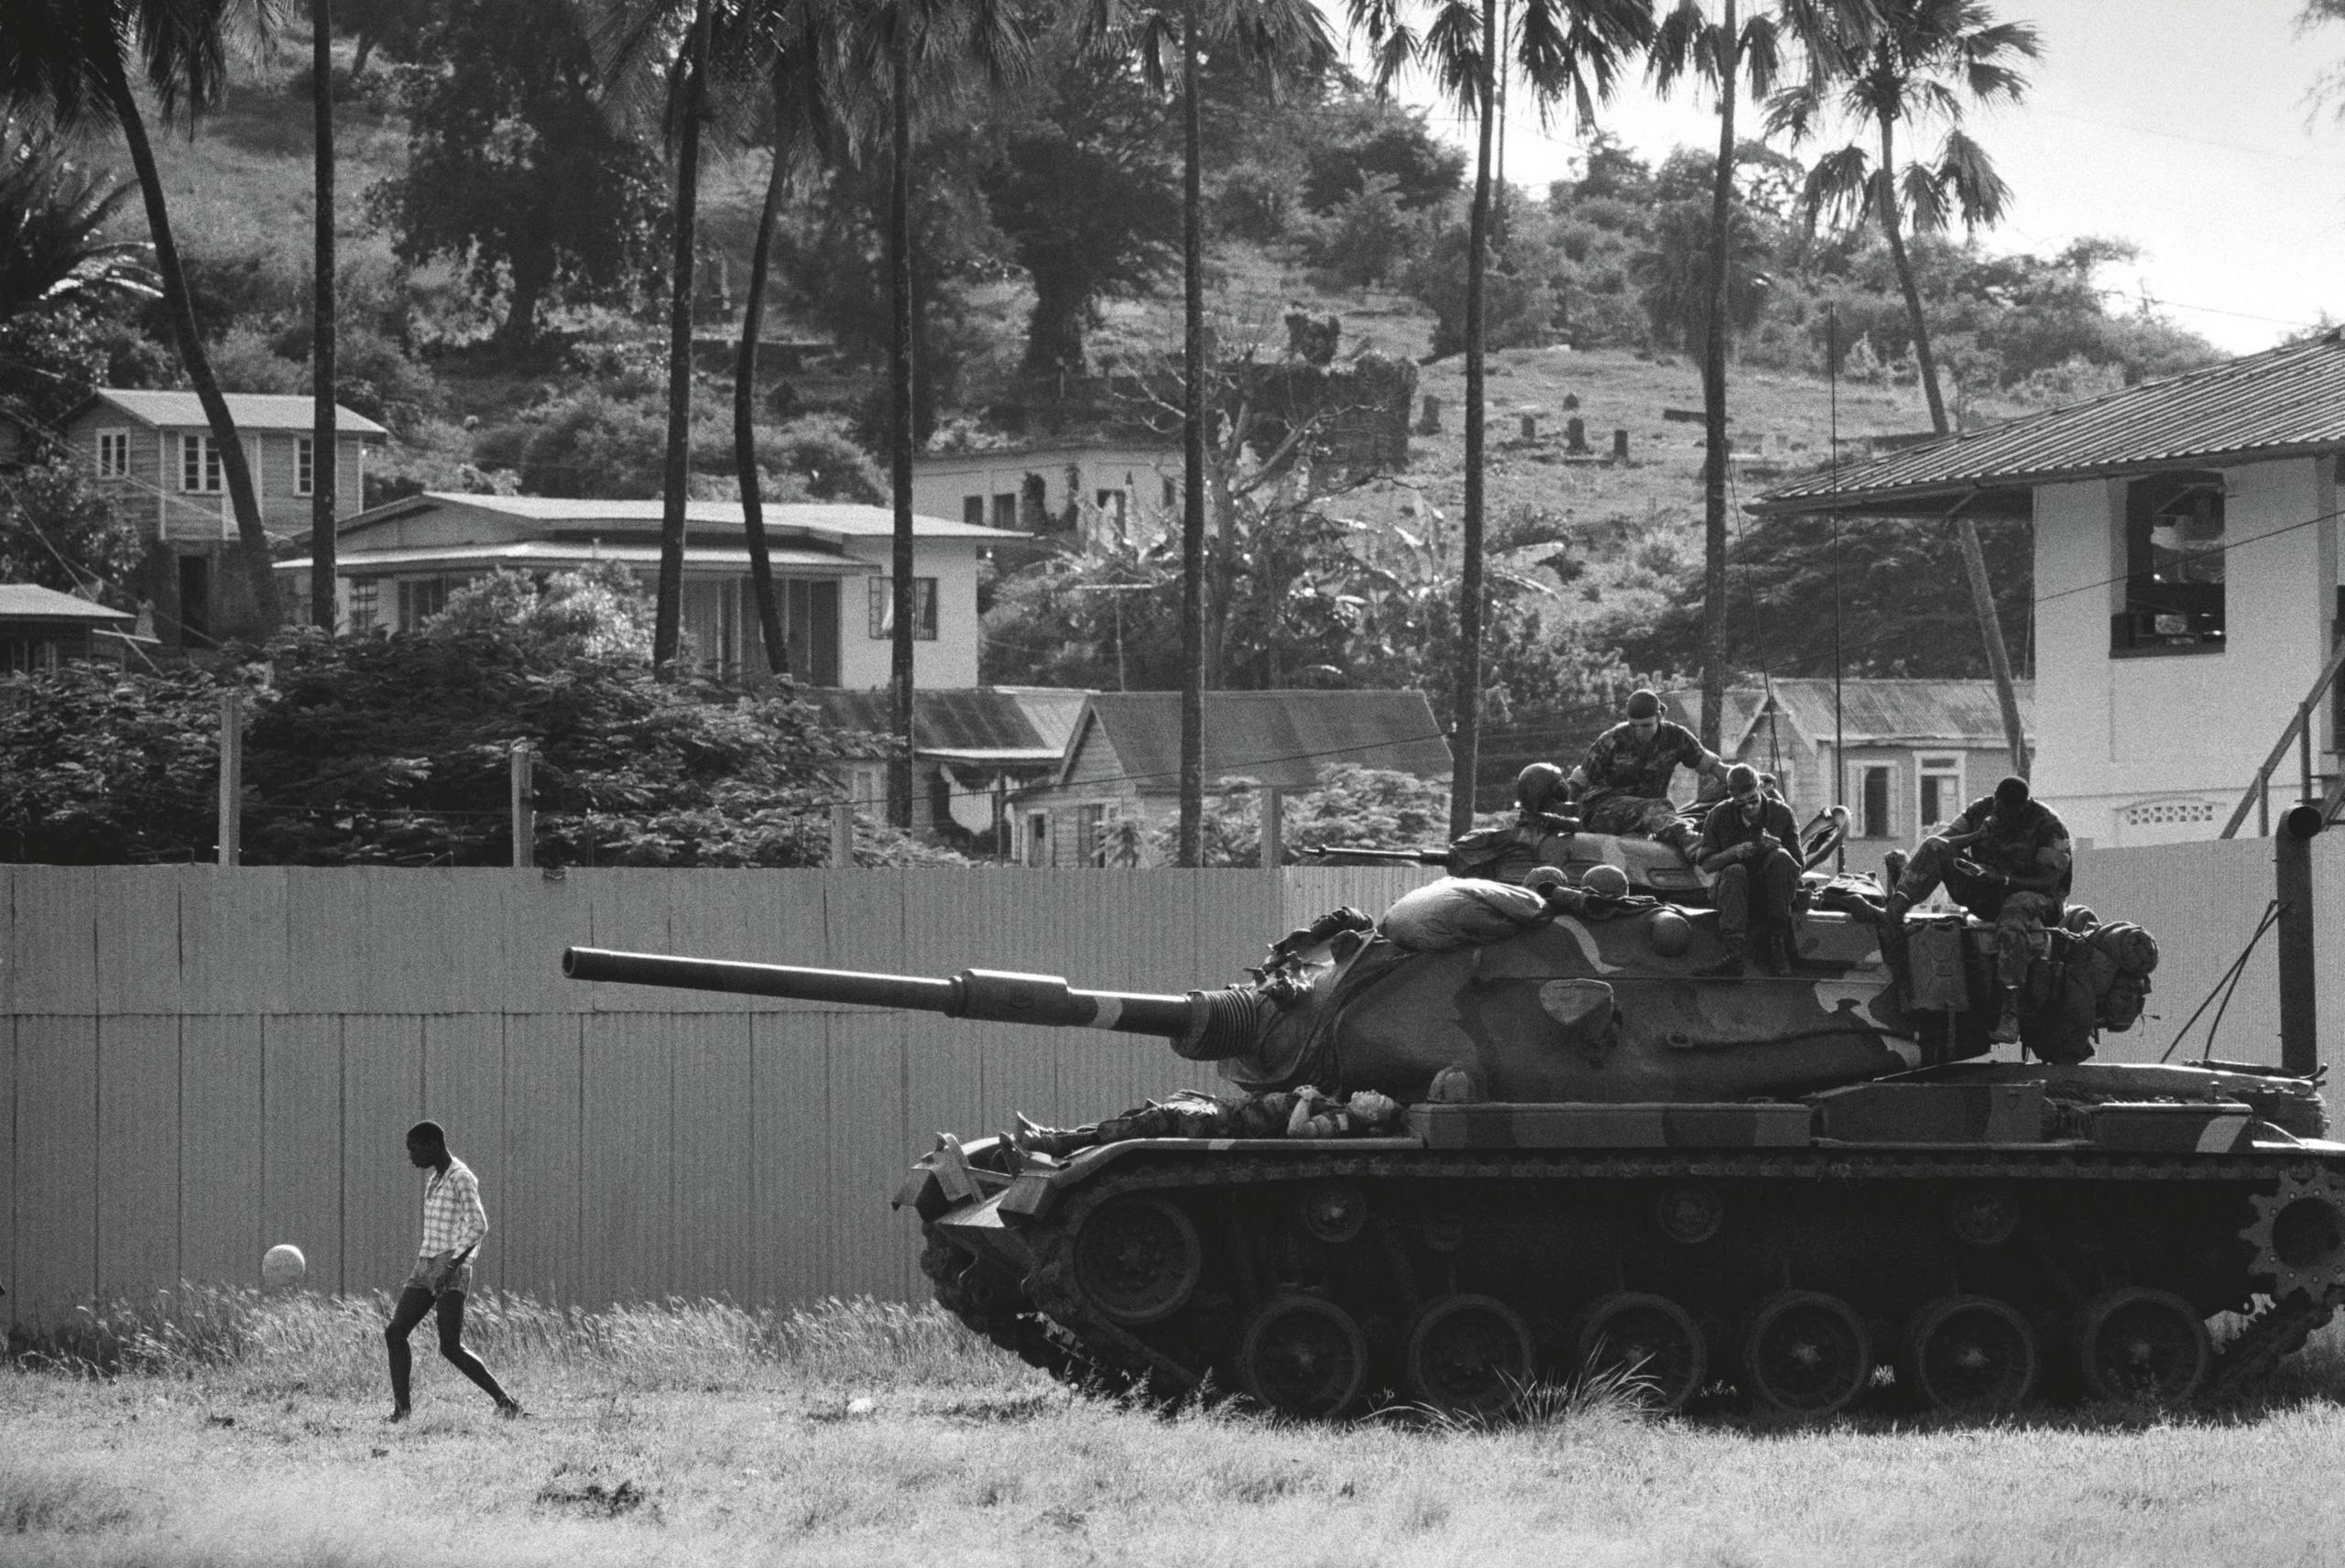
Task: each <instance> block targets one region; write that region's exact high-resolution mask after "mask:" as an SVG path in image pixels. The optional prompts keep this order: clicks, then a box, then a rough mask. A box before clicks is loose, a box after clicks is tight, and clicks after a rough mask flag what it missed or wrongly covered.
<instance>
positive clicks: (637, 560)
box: [274, 539, 879, 577]
mask: <svg viewBox="0 0 2345 1568" xmlns="http://www.w3.org/2000/svg"><path fill="white" fill-rule="evenodd" d="M767 554H768V559H769V561H770V562H771V563H772V565H773V567H774V570H776V571H777V572H791V573H793V574H795V575H798V576H809V575H812V576H820V577H854V576H857V575H860V574H863V573H866V572H877V571H878V570H879V568H878V565H877V564H875V563H874V562H871V561H856V560H855V559H853V558H852V557H849V556H844V555H837V554H834V553H832V552H831V551H828V550H788V549H779V548H773V549H769V550H768V552H767ZM590 561H618V562H620V563H621V564H623V565H627V566H657V565H659V564H660V547H659V546H658V545H656V544H613V543H610V542H609V541H608V540H605V541H602V542H600V543H594V542H588V541H583V540H570V539H513V540H508V541H507V542H506V543H504V544H437V545H410V546H407V547H405V548H403V549H399V550H337V551H336V552H335V554H334V574H335V575H336V576H337V577H356V576H363V575H364V574H365V573H367V572H417V571H421V570H424V569H426V568H447V567H458V568H464V569H467V570H474V571H485V570H489V569H492V568H496V567H511V568H513V569H514V570H515V571H526V570H529V569H531V568H557V567H571V566H584V565H586V564H587V563H589V562H590ZM684 564H685V565H686V566H708V567H723V568H725V569H726V570H728V571H735V572H747V571H748V569H749V551H748V549H747V546H743V547H741V548H739V549H719V548H713V547H711V546H708V545H697V544H695V545H687V546H686V547H685V548H684ZM274 565H275V568H276V570H278V571H279V572H307V571H308V570H309V569H310V558H309V557H308V556H306V555H304V556H296V557H292V558H290V559H288V560H285V561H277V562H275V563H274Z"/></svg>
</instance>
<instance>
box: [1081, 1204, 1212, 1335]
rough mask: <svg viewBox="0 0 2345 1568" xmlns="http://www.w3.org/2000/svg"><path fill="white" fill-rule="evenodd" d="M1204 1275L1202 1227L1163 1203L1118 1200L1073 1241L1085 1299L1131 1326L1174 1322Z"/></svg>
mask: <svg viewBox="0 0 2345 1568" xmlns="http://www.w3.org/2000/svg"><path fill="white" fill-rule="evenodd" d="M1204 1273H1205V1249H1204V1248H1203V1247H1200V1246H1199V1245H1198V1243H1197V1227H1196V1226H1195V1225H1192V1224H1191V1223H1190V1222H1189V1216H1188V1215H1187V1214H1183V1213H1182V1212H1181V1210H1180V1208H1179V1207H1178V1206H1176V1205H1174V1204H1172V1203H1167V1202H1165V1200H1163V1199H1162V1198H1118V1199H1115V1200H1114V1201H1113V1202H1111V1203H1106V1204H1103V1205H1102V1206H1101V1207H1100V1208H1099V1209H1097V1210H1096V1212H1094V1213H1093V1214H1091V1215H1090V1216H1089V1217H1088V1218H1086V1219H1085V1221H1084V1222H1083V1228H1082V1229H1080V1230H1078V1231H1076V1232H1075V1236H1074V1279H1075V1283H1076V1284H1077V1285H1079V1286H1081V1287H1082V1290H1083V1294H1084V1297H1085V1300H1087V1301H1090V1303H1091V1304H1092V1305H1093V1306H1095V1307H1096V1308H1098V1309H1099V1310H1100V1312H1104V1313H1105V1314H1107V1316H1108V1317H1110V1318H1113V1319H1114V1320H1115V1321H1116V1322H1118V1323H1123V1324H1126V1325H1127V1326H1131V1325H1137V1324H1140V1323H1156V1322H1159V1321H1161V1320H1162V1319H1164V1318H1169V1317H1171V1316H1172V1314H1173V1313H1174V1312H1179V1311H1180V1310H1181V1309H1182V1307H1183V1306H1184V1305H1186V1304H1187V1303H1188V1300H1189V1296H1190V1293H1191V1292H1193V1291H1194V1290H1196V1288H1197V1281H1198V1279H1200V1278H1202V1277H1203V1275H1204Z"/></svg>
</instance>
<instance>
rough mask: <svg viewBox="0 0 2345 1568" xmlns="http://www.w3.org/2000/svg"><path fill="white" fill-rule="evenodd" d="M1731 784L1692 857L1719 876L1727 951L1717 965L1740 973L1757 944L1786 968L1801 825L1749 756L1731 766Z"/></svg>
mask: <svg viewBox="0 0 2345 1568" xmlns="http://www.w3.org/2000/svg"><path fill="white" fill-rule="evenodd" d="M1726 788H1727V798H1726V799H1725V800H1721V801H1719V802H1718V804H1717V805H1715V806H1713V807H1711V808H1710V814H1709V815H1708V816H1707V817H1706V818H1704V819H1703V821H1702V839H1701V844H1700V846H1699V847H1698V848H1697V849H1696V851H1695V860H1694V864H1695V865H1696V866H1700V867H1701V868H1702V869H1703V870H1704V871H1706V872H1708V873H1710V874H1711V875H1713V876H1715V877H1717V878H1718V881H1717V882H1716V883H1714V884H1713V885H1712V887H1711V888H1710V896H1711V900H1712V901H1713V902H1714V903H1716V904H1717V905H1718V935H1719V937H1720V939H1721V940H1723V941H1724V942H1725V943H1726V951H1727V956H1726V959H1725V961H1724V962H1723V963H1722V964H1720V965H1719V966H1718V968H1719V972H1721V973H1724V974H1731V975H1740V974H1741V973H1742V969H1743V965H1744V964H1748V963H1749V962H1750V961H1751V956H1752V952H1753V947H1754V944H1755V946H1756V951H1757V956H1758V959H1759V963H1760V964H1761V967H1762V968H1764V969H1765V970H1766V971H1767V973H1768V974H1770V975H1782V974H1785V973H1787V972H1788V971H1789V968H1790V960H1791V959H1793V958H1794V957H1795V956H1796V954H1795V953H1794V950H1793V948H1792V923H1791V922H1792V895H1793V894H1794V893H1796V892H1798V891H1799V861H1798V860H1797V859H1796V858H1795V857H1794V855H1793V854H1792V849H1791V846H1792V845H1793V844H1795V843H1796V842H1798V835H1799V830H1798V829H1797V828H1795V827H1794V826H1793V825H1792V813H1791V808H1790V807H1788V806H1786V805H1784V804H1783V802H1782V801H1781V800H1777V799H1775V798H1774V797H1773V796H1772V795H1770V794H1769V793H1767V791H1766V789H1765V788H1764V787H1763V786H1762V785H1761V782H1760V779H1759V771H1758V769H1756V768H1752V767H1751V766H1750V765H1749V764H1748V763H1741V762H1738V763H1736V764H1735V765H1734V766H1733V767H1732V768H1729V769H1727V775H1726Z"/></svg>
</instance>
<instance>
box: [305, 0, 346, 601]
mask: <svg viewBox="0 0 2345 1568" xmlns="http://www.w3.org/2000/svg"><path fill="white" fill-rule="evenodd" d="M310 74H311V76H312V77H313V78H315V83H314V85H313V87H312V90H311V92H312V96H311V110H312V114H313V120H314V130H313V132H312V136H313V138H314V143H315V147H314V152H315V161H316V165H317V195H316V200H315V203H314V205H315V209H316V211H315V216H314V217H313V219H312V220H311V226H312V227H313V228H314V229H315V231H316V234H315V245H314V250H313V255H312V258H311V267H312V269H313V270H314V272H315V273H316V276H315V278H312V279H311V293H310V381H311V397H312V398H313V399H314V401H313V404H312V406H311V413H310V619H311V622H313V623H314V624H316V625H317V626H322V627H324V628H325V631H326V634H327V635H328V636H332V635H333V629H334V626H335V623H336V621H337V620H338V618H339V617H338V616H337V615H336V613H335V594H334V588H335V582H334V577H335V571H334V555H335V550H336V546H337V543H338V541H337V540H336V539H335V538H334V502H335V498H336V495H337V494H338V487H337V479H336V468H335V463H334V458H335V455H336V452H335V448H336V446H337V445H338V441H337V431H336V429H335V419H334V395H335V390H336V388H335V386H334V365H333V352H334V299H333V290H334V276H333V272H334V228H333V225H334V210H333V177H334V147H333V0H310Z"/></svg>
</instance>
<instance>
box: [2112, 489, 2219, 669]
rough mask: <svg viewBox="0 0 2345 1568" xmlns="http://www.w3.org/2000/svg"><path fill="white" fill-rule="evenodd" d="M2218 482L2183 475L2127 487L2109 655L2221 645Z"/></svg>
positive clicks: (2200, 649)
mask: <svg viewBox="0 0 2345 1568" xmlns="http://www.w3.org/2000/svg"><path fill="white" fill-rule="evenodd" d="M2224 542H2225V540H2224V517H2223V476H2222V475H2221V474H2216V473H2213V472H2211V471H2208V470H2187V471H2185V472H2182V473H2176V474H2154V475H2153V476H2151V477H2150V478H2147V479H2137V480H2135V481H2133V483H2132V484H2131V485H2127V486H2126V487H2125V584H2124V591H2125V598H2124V603H2123V605H2122V607H2121V608H2120V609H2119V610H2118V612H2117V614H2116V615H2115V617H2114V618H2113V621H2112V624H2111V626H2110V652H2112V653H2120V654H2143V653H2153V654H2154V653H2207V652H2213V651H2215V650H2217V649H2220V648H2221V647H2222V646H2223V550H2224Z"/></svg>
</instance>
